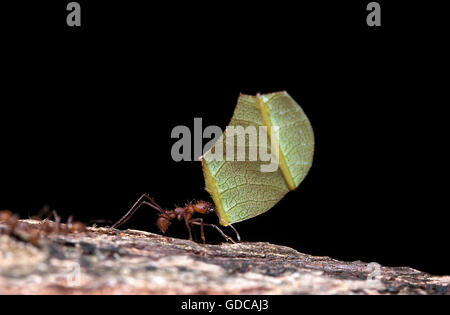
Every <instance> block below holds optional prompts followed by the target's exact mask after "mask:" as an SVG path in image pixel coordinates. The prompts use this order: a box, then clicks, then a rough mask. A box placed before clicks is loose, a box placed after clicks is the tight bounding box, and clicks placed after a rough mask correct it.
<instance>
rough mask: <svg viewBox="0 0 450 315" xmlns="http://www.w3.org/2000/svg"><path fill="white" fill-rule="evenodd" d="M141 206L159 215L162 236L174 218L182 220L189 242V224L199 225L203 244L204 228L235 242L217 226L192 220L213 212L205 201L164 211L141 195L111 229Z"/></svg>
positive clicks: (128, 217)
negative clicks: (215, 231) (157, 212)
mask: <svg viewBox="0 0 450 315" xmlns="http://www.w3.org/2000/svg"><path fill="white" fill-rule="evenodd" d="M142 205H147V206H149V207H151V208H153V209H155V210H157V211H159V213H160V214H159V217H158V219H157V221H156V223H157V225H158V228H159V229H160V230H161V232H162V233H163V234H165V233H166V231H167V229H168V228H169V226H170V224H171V220H173V219H175V218H176V219H178V221H182V220H184V222H185V224H186V227H187V229H188V232H189V240H191V241H192V231H191V224H192V225H200V231H201V238H202V241H203V244H205V243H206V239H205V234H204V232H203V227H204V226H210V227H213V228H215V229H216V230H217V231H219V233H220V234H221V235H222V236H223V237H224V238H225V239H226V240H227V241H231V242H233V243H235V241H234V240H233V239H232V238H231V237H229V236H228V235H226V234H225V233H224V232H222V230H221V229H220V228H219V227H218V226H217V225H214V224H210V223H204V222H203V218H192V217H193V216H194V214H195V213H200V214H210V213H213V212H214V211H215V209H214V207H213V205H212V204H211V203H210V202H207V201H198V202H196V203H192V202H191V203H189V204H187V205H186V206H185V207H184V208H182V207H176V208H175V209H173V210H164V209H163V208H161V207H160V206H159V205H158V204H157V203H156V202H155V200H154V199H153V198H152V197H150V196H149V195H148V194H143V195H142V196H141V197H140V198H139V199H138V200H137V201H136V203H135V204H134V205H133V207H131V209H130V210H129V211H128V212H127V213H126V214H125V215H124V216H123V217H122V218H121V219H120V220H119V221H117V222H116V223H114V225H113V226H112V227H111V228H114V229H115V228H118V227H119V226H121V225H122V224H124V223H125V222H127V221H128V220H129V219H130V218H131V216H132V215H133V214H134V213H135V212H136V211H137V210H138V209H139V208H140V207H141V206H142ZM230 227H231V228H232V229H233V230H234V232H235V233H236V238H237V240H238V241H240V240H241V237H240V236H239V233H238V232H237V230H236V229H235V228H234V227H233V226H232V225H230Z"/></svg>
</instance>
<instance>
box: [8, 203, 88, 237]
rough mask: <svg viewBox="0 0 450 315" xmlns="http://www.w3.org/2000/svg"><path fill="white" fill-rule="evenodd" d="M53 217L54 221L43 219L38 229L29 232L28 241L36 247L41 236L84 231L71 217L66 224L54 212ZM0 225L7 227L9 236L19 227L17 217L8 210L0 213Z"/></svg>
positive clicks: (84, 228)
mask: <svg viewBox="0 0 450 315" xmlns="http://www.w3.org/2000/svg"><path fill="white" fill-rule="evenodd" d="M53 217H54V218H55V221H50V220H49V219H48V218H47V219H44V220H43V221H42V223H41V224H40V225H39V228H38V229H34V230H32V231H31V232H30V235H29V241H30V242H31V243H32V244H34V245H36V244H37V242H38V240H39V239H40V237H41V234H42V233H44V234H47V235H48V234H51V233H81V232H85V231H86V225H84V224H83V223H81V222H78V221H75V222H74V221H73V217H72V216H70V217H69V219H68V220H67V223H66V224H64V223H61V217H59V216H58V214H57V213H56V211H53ZM0 223H4V224H6V225H7V226H8V227H9V231H8V232H9V234H10V235H11V234H13V233H14V231H15V230H16V229H18V230H19V229H20V227H19V224H20V222H19V217H18V216H17V215H15V214H13V213H12V212H11V211H9V210H2V211H0Z"/></svg>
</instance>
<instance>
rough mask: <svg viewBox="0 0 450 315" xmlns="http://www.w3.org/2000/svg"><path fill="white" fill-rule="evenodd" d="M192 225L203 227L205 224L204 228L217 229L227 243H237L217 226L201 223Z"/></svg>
mask: <svg viewBox="0 0 450 315" xmlns="http://www.w3.org/2000/svg"><path fill="white" fill-rule="evenodd" d="M192 224H195V225H201V224H203V225H204V226H211V227H213V228H215V229H216V230H217V231H218V232H219V233H220V234H221V235H222V236H223V237H224V238H225V239H226V240H227V241H230V242H232V243H236V242H235V241H234V240H233V239H232V238H231V237H229V236H228V235H226V234H225V233H223V232H222V230H221V229H220V228H219V227H218V226H217V225H215V224H209V223H199V222H195V221H194V222H192Z"/></svg>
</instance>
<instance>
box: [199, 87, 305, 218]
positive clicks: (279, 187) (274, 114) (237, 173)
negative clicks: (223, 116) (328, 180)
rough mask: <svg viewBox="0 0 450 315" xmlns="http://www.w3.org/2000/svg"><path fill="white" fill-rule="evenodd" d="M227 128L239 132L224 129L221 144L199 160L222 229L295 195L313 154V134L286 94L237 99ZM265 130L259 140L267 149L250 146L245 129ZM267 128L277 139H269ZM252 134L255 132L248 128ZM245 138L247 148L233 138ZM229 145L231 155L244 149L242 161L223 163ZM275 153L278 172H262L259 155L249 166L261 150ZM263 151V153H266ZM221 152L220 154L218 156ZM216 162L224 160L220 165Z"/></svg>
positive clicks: (218, 142) (219, 142)
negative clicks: (255, 152) (253, 154)
mask: <svg viewBox="0 0 450 315" xmlns="http://www.w3.org/2000/svg"><path fill="white" fill-rule="evenodd" d="M229 126H234V127H236V126H242V127H243V128H242V129H240V130H238V132H237V133H236V134H237V137H235V135H234V134H232V133H231V132H230V130H229V129H227V130H226V131H225V132H224V133H223V135H222V136H221V138H220V139H219V140H218V141H217V142H216V144H215V146H214V147H213V148H211V149H210V150H209V151H208V152H206V153H205V154H204V156H203V157H202V165H203V174H204V177H205V183H206V190H207V191H208V192H209V193H210V194H211V196H212V198H213V200H214V203H215V205H216V212H217V215H218V216H219V219H220V223H221V224H222V225H229V224H232V223H236V222H240V221H244V220H247V219H250V218H252V217H255V216H257V215H259V214H261V213H264V212H266V211H268V210H269V209H270V208H272V207H273V206H274V205H275V204H276V203H277V202H278V201H280V200H281V199H282V198H283V197H284V195H285V194H286V193H288V192H289V191H290V190H295V189H296V188H297V187H298V186H299V185H300V183H301V182H302V181H303V179H304V178H305V176H306V174H307V173H308V171H309V169H310V168H311V165H312V160H313V154H314V133H313V130H312V127H311V124H310V122H309V120H308V118H307V117H306V115H305V113H304V112H303V110H302V109H301V107H300V106H299V105H298V104H297V103H296V102H295V101H294V100H293V99H292V98H291V97H290V96H289V95H288V94H287V93H286V92H278V93H270V94H264V95H257V96H250V95H243V94H241V95H240V97H239V100H238V103H237V105H236V109H235V111H234V114H233V118H232V119H231V122H230V124H229ZM249 126H254V127H255V128H256V130H259V127H260V126H265V127H267V132H265V133H261V132H259V136H258V139H259V137H261V136H263V137H267V138H268V139H269V140H268V142H267V145H264V143H262V144H261V143H260V142H258V141H257V142H256V143H255V142H251V141H250V136H249V135H248V134H246V133H245V128H247V127H249ZM271 127H277V128H278V133H277V134H272V133H271ZM251 128H253V127H251ZM239 135H241V136H242V137H245V139H246V141H245V144H244V145H242V143H241V144H240V145H239V143H238V142H237V141H236V140H235V138H239ZM227 141H230V143H234V142H235V141H236V143H237V145H235V146H234V150H235V152H234V155H235V157H236V152H237V151H238V149H243V150H244V152H245V153H246V154H245V159H244V160H242V161H239V160H236V158H235V159H234V160H231V161H228V160H226V154H227V150H226V149H227V146H226V143H227ZM276 148H278V149H279V155H278V156H279V158H278V163H277V164H276V166H279V167H275V168H276V170H275V171H272V172H263V171H262V170H261V166H263V165H267V164H269V163H270V162H269V161H264V160H263V159H262V156H261V155H260V154H258V155H257V158H256V160H251V159H250V157H249V152H250V151H251V150H252V149H258V150H259V149H261V150H263V152H266V151H267V152H269V153H271V152H274V153H276V150H275V151H273V149H276ZM264 150H265V151H264ZM222 152H223V153H222ZM217 157H222V159H218V158H217Z"/></svg>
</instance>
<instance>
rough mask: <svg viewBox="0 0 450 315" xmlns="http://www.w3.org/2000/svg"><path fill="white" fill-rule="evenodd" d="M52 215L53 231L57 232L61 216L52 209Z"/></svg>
mask: <svg viewBox="0 0 450 315" xmlns="http://www.w3.org/2000/svg"><path fill="white" fill-rule="evenodd" d="M52 214H53V217H54V218H55V226H54V227H53V232H55V233H56V232H59V224H60V223H61V217H60V216H59V215H58V213H56V210H53V211H52Z"/></svg>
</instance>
